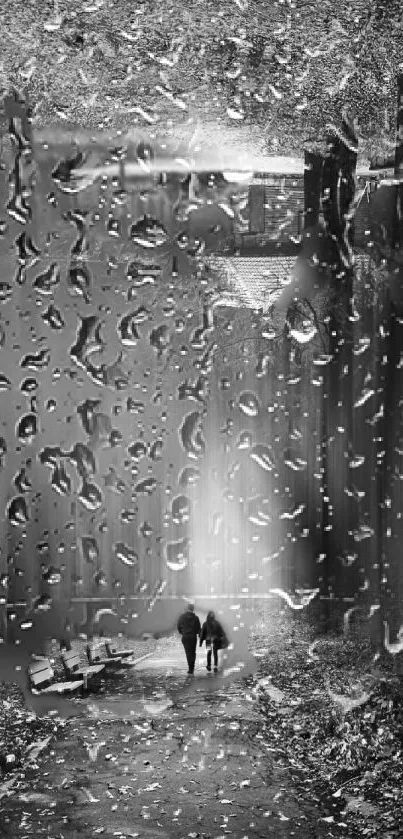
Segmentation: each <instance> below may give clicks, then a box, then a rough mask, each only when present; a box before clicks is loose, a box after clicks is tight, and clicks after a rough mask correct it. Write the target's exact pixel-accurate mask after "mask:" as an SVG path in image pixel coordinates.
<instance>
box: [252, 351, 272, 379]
mask: <svg viewBox="0 0 403 839" xmlns="http://www.w3.org/2000/svg"><path fill="white" fill-rule="evenodd" d="M269 364H270V355H269V354H268V353H260V355H259V358H258V361H257V364H256V368H255V374H256V377H257V378H258V379H260V378H262V376H265V375H266V373H267V371H268V369H269Z"/></svg>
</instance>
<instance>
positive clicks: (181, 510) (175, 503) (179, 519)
mask: <svg viewBox="0 0 403 839" xmlns="http://www.w3.org/2000/svg"><path fill="white" fill-rule="evenodd" d="M171 510H172V521H173V522H174V524H184V523H185V522H187V521H189V519H190V511H191V503H190V500H189V498H186V495H177V496H176V497H175V498H174V499H173V500H172V506H171Z"/></svg>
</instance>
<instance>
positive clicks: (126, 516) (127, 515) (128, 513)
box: [120, 510, 136, 524]
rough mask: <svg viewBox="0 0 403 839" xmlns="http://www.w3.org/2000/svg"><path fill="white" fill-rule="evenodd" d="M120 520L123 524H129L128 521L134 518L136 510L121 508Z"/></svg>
mask: <svg viewBox="0 0 403 839" xmlns="http://www.w3.org/2000/svg"><path fill="white" fill-rule="evenodd" d="M120 520H121V522H122V523H123V524H130V522H132V521H135V520H136V511H135V510H122V512H121V514H120Z"/></svg>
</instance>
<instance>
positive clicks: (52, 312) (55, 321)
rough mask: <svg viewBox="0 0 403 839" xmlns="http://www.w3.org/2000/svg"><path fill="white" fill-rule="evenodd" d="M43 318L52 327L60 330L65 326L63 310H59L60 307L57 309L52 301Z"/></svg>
mask: <svg viewBox="0 0 403 839" xmlns="http://www.w3.org/2000/svg"><path fill="white" fill-rule="evenodd" d="M42 320H44V321H45V323H47V324H48V326H50V328H51V329H55V330H60V329H63V327H64V326H65V322H64V320H63V317H62V314H61V312H59V309H56V306H54V305H53V303H51V304H50V306H48V308H47V310H46V312H44V313H43V315H42Z"/></svg>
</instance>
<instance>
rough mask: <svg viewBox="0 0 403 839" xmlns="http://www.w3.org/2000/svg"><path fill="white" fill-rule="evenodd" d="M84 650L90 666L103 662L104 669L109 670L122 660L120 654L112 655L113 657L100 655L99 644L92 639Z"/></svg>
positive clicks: (117, 665) (118, 665)
mask: <svg viewBox="0 0 403 839" xmlns="http://www.w3.org/2000/svg"><path fill="white" fill-rule="evenodd" d="M86 652H87V658H88V661H89V664H90V665H91V666H93V665H97V664H103V665H104V667H105V669H106V670H111V669H115V668H117V667H120V665H121V662H122V659H121V657H120V656H113V657H110V656H106V657H105V656H104V657H102V655H101V646H100V644H98V643H95V642H94V641H93V642H92V643H90V644H87V647H86Z"/></svg>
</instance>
